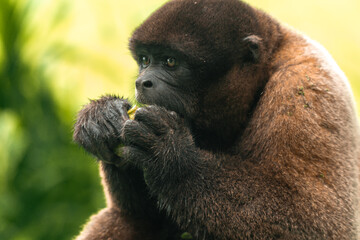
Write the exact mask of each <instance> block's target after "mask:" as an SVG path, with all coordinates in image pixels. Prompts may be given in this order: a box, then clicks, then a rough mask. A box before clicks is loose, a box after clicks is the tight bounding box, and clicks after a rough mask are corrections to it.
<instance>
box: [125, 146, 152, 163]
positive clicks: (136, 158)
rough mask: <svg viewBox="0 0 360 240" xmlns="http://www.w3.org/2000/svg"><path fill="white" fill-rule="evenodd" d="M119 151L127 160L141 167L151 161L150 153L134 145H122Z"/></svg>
mask: <svg viewBox="0 0 360 240" xmlns="http://www.w3.org/2000/svg"><path fill="white" fill-rule="evenodd" d="M119 152H120V154H121V155H122V158H123V159H124V161H125V162H127V163H131V164H134V165H135V166H137V167H140V168H142V167H144V166H145V165H146V163H147V162H149V161H151V155H150V154H148V153H147V152H145V151H143V150H141V149H139V148H137V147H134V146H124V147H120V148H119Z"/></svg>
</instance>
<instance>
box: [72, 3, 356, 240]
mask: <svg viewBox="0 0 360 240" xmlns="http://www.w3.org/2000/svg"><path fill="white" fill-rule="evenodd" d="M144 47H145V48H154V47H155V48H159V47H163V48H164V49H170V50H173V51H176V52H179V53H181V54H182V55H183V56H184V58H186V60H187V62H188V63H189V65H190V66H192V67H193V71H194V76H196V77H195V78H194V84H196V86H197V91H195V92H194V91H190V92H189V93H188V96H187V97H188V98H189V99H191V100H192V101H191V102H192V106H191V107H189V108H187V110H186V111H185V112H181V113H180V112H177V111H176V109H172V110H175V112H173V111H169V110H167V109H165V108H163V107H162V106H157V105H156V104H155V105H153V106H148V107H145V108H140V109H139V110H138V111H137V113H136V115H135V119H134V120H128V116H127V114H126V110H127V109H128V108H129V104H128V103H127V102H126V100H123V99H121V98H117V97H113V96H106V97H103V98H101V99H100V100H97V101H93V102H91V103H90V104H89V105H87V106H85V107H84V109H83V110H82V111H81V112H80V113H79V116H78V121H77V123H76V125H75V133H74V139H75V141H76V142H78V143H79V144H80V145H82V146H83V147H84V148H85V149H86V150H87V151H89V152H91V153H93V154H94V155H95V156H97V157H98V158H99V159H101V160H102V161H101V173H102V177H103V183H104V186H105V191H106V193H107V199H108V207H107V209H104V210H102V211H101V212H100V213H98V214H97V215H95V216H93V217H92V218H91V220H90V222H89V223H88V224H87V225H86V227H85V229H84V230H83V232H82V233H81V234H80V236H79V237H78V239H121V240H125V239H126V240H134V239H181V234H182V233H183V232H189V233H190V234H191V235H192V237H193V239H224V240H225V239H228V240H231V239H234V240H235V239H299V240H300V239H339V240H340V239H358V238H359V233H358V214H359V213H358V210H359V209H358V207H359V206H358V205H359V202H358V195H359V160H360V158H359V125H358V121H357V117H356V112H355V107H354V100H353V97H352V93H351V90H350V87H349V85H348V82H347V79H346V77H345V76H344V74H343V73H342V72H341V70H340V69H339V68H338V66H337V65H336V64H335V62H334V61H333V60H332V58H331V57H330V55H329V54H328V53H327V52H326V50H324V49H323V48H322V47H321V46H320V45H319V44H317V43H315V42H314V41H312V40H310V39H308V38H306V37H304V36H303V35H301V34H299V33H297V32H295V31H293V30H292V29H289V28H287V27H284V26H282V25H281V24H279V23H278V22H277V21H276V20H274V19H272V18H271V17H269V16H268V15H266V14H265V13H263V12H261V11H259V10H256V9H254V8H251V7H250V6H248V5H247V4H245V3H242V2H239V1H236V0H192V1H190V0H174V1H170V2H169V3H167V4H165V5H164V6H163V7H162V8H160V9H159V10H158V11H156V12H155V13H154V14H153V15H152V16H150V18H149V19H147V20H146V21H145V22H144V23H143V24H142V25H141V26H140V27H139V28H138V29H136V31H135V32H134V34H133V36H132V38H131V40H130V49H131V50H132V52H133V54H134V57H135V58H137V57H138V52H137V51H138V49H140V48H144ZM145 103H146V100H145ZM119 144H123V147H122V148H121V151H122V156H123V157H122V158H120V157H116V155H114V154H113V153H114V149H115V147H116V146H117V145H119Z"/></svg>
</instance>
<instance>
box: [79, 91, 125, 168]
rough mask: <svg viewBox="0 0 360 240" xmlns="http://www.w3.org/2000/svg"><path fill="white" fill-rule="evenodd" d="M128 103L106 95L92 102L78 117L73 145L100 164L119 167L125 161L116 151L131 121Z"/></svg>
mask: <svg viewBox="0 0 360 240" xmlns="http://www.w3.org/2000/svg"><path fill="white" fill-rule="evenodd" d="M130 107H131V106H130V104H129V102H128V101H127V100H125V99H122V98H119V97H115V96H111V95H106V96H103V97H102V98H100V99H98V100H92V101H91V102H90V103H89V104H88V105H86V106H85V107H84V108H83V109H82V110H81V111H80V112H79V114H78V117H77V121H76V123H75V126H74V136H73V138H74V141H75V142H76V143H78V144H79V145H80V146H82V147H83V148H84V149H85V150H86V151H88V152H90V153H92V154H93V155H94V156H96V157H97V158H98V159H99V160H102V161H104V162H106V163H111V164H114V165H117V166H120V165H122V164H123V161H122V160H121V158H120V157H118V156H117V155H116V154H115V153H114V151H115V148H116V147H117V146H118V145H119V144H120V143H121V139H120V135H121V131H122V128H123V125H124V122H125V121H126V120H128V119H129V116H128V114H127V111H128V110H129V109H130Z"/></svg>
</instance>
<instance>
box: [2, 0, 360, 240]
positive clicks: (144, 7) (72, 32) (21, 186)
mask: <svg viewBox="0 0 360 240" xmlns="http://www.w3.org/2000/svg"><path fill="white" fill-rule="evenodd" d="M163 2H164V1H163V0H138V1H125V0H77V1H71V0H57V1H54V0H53V1H50V0H48V1H46V0H0V239H2V240H7V239H11V240H28V239H36V240H42V239H44V240H45V239H47V240H48V239H53V240H56V239H71V238H72V237H73V236H74V235H76V234H77V233H78V232H79V231H80V229H81V226H82V224H84V223H85V222H86V220H87V219H88V217H89V216H90V215H91V214H92V213H95V212H96V211H98V210H99V209H101V208H103V207H104V206H105V202H104V197H103V193H102V189H101V185H100V179H99V176H98V170H97V164H96V162H95V161H94V160H93V159H92V157H91V156H89V155H87V154H86V153H85V152H84V151H82V150H81V149H79V148H78V147H77V146H75V145H74V144H73V143H72V140H71V135H72V125H73V123H74V119H75V116H76V112H77V111H78V110H79V109H80V108H81V106H82V105H84V104H86V103H87V102H88V99H89V98H90V99H94V98H97V97H99V96H100V95H102V94H105V93H115V94H119V95H122V96H125V97H129V98H131V99H133V95H134V88H133V81H134V80H135V77H136V73H137V68H136V65H135V63H134V61H133V60H132V59H131V56H130V53H129V51H128V50H127V41H128V38H129V36H130V34H131V31H132V30H133V29H134V27H136V26H137V25H138V24H140V23H141V21H142V20H144V19H145V18H146V17H147V16H148V15H149V14H150V13H151V12H152V11H153V10H155V9H156V8H157V7H159V6H160V5H161V4H162V3H163ZM248 2H249V3H251V4H252V5H254V6H257V7H259V8H261V9H263V10H265V11H266V12H268V13H270V14H271V15H273V16H274V17H276V18H278V19H279V20H281V21H282V22H285V23H287V24H288V25H291V26H293V27H295V28H297V29H299V30H300V31H302V32H304V33H306V34H307V35H309V36H310V37H311V38H313V39H315V40H317V41H319V42H320V43H321V44H323V45H324V46H325V47H326V48H327V49H328V50H329V52H330V53H331V54H332V55H333V57H334V58H335V60H336V61H337V62H338V64H339V65H340V67H341V68H342V69H343V70H344V72H345V74H346V75H347V76H348V78H349V80H350V82H351V85H352V88H353V90H354V94H355V96H356V98H357V100H358V101H359V100H360V82H359V81H360V80H359V79H360V31H359V28H358V25H359V23H360V1H358V0H344V1H338V0H316V1H313V0H303V1H296V0H267V1H264V0H253V1H248Z"/></svg>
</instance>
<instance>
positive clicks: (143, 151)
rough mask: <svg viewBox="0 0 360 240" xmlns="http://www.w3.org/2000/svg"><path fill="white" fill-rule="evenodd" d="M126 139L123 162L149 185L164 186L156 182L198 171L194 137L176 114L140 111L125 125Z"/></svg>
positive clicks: (153, 108) (155, 109) (161, 110)
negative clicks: (128, 162) (137, 170)
mask: <svg viewBox="0 0 360 240" xmlns="http://www.w3.org/2000/svg"><path fill="white" fill-rule="evenodd" d="M123 140H124V147H122V155H123V156H124V159H126V161H130V162H132V163H133V164H135V165H136V166H138V167H139V168H141V169H142V170H143V171H144V177H145V181H146V183H147V184H148V185H149V186H150V185H152V186H159V187H160V186H165V185H164V184H162V183H160V182H156V181H157V180H160V179H162V180H161V181H167V180H166V179H169V180H171V181H176V178H177V177H180V178H182V177H184V176H186V175H187V174H191V175H192V174H195V172H194V171H197V170H198V168H197V166H198V163H197V162H196V161H197V160H198V159H199V157H198V156H196V155H197V154H198V152H197V149H196V147H195V144H194V141H193V139H192V135H191V133H190V130H189V128H188V127H187V126H186V124H185V123H184V119H182V118H180V117H179V116H178V115H177V114H176V113H175V112H171V111H168V110H166V109H165V108H162V107H157V106H149V107H144V108H140V109H138V110H137V111H136V114H135V119H134V120H129V121H126V123H125V125H124V129H123ZM193 161H194V162H193ZM168 183H169V182H167V184H166V185H168Z"/></svg>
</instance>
